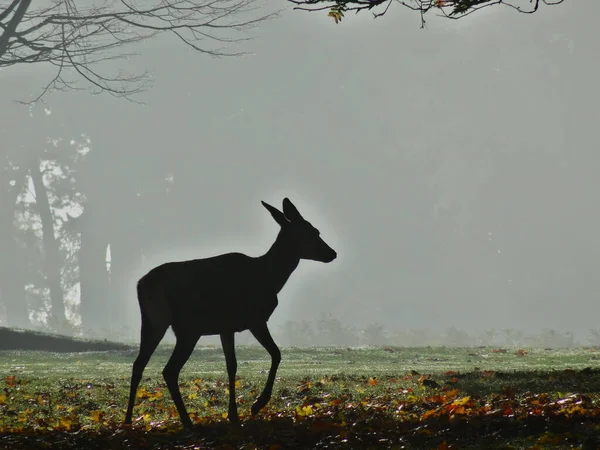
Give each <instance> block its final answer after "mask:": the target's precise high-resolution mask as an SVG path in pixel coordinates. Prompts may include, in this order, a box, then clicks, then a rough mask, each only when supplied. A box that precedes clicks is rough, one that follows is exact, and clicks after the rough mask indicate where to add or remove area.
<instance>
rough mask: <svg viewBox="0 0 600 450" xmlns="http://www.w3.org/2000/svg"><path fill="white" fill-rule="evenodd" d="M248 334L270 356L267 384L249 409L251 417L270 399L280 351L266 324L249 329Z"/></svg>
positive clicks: (279, 359) (279, 360)
mask: <svg viewBox="0 0 600 450" xmlns="http://www.w3.org/2000/svg"><path fill="white" fill-rule="evenodd" d="M250 332H251V333H252V334H253V335H254V337H255V338H256V340H257V341H258V342H260V344H261V345H262V346H263V347H264V348H265V349H266V350H267V352H269V355H271V369H270V370H269V377H268V378H267V384H266V385H265V388H264V390H263V391H262V393H261V394H260V396H259V397H258V398H257V399H256V402H254V405H252V408H251V409H250V411H251V413H252V415H255V414H256V413H257V412H258V411H260V410H261V409H262V408H263V407H264V406H265V405H266V404H267V403H268V402H269V400H270V399H271V394H272V392H273V383H274V382H275V375H276V374H277V368H278V367H279V363H280V362H281V351H280V350H279V347H277V344H275V341H273V338H272V337H271V333H270V332H269V329H268V328H267V324H266V323H264V324H262V325H259V326H256V327H252V328H250Z"/></svg>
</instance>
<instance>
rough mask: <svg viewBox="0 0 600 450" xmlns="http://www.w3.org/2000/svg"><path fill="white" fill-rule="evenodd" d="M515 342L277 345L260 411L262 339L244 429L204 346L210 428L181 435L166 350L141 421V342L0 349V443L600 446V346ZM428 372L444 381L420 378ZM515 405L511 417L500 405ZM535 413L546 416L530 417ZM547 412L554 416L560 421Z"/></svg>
mask: <svg viewBox="0 0 600 450" xmlns="http://www.w3.org/2000/svg"><path fill="white" fill-rule="evenodd" d="M515 351H516V349H512V350H510V349H509V350H508V351H507V352H506V353H497V352H494V351H492V349H490V348H441V347H437V348H389V347H388V348H385V349H384V348H352V349H350V348H312V349H297V348H287V349H282V355H283V360H282V363H281V365H280V369H279V371H278V378H277V381H276V383H275V389H274V394H273V398H272V401H271V402H270V403H269V405H268V406H267V407H266V408H265V410H263V411H262V412H261V413H259V417H257V418H252V417H250V416H249V410H250V406H251V404H252V402H253V401H254V399H255V398H256V396H257V395H258V394H259V393H260V391H261V390H262V388H263V386H264V384H265V382H266V378H267V371H268V369H269V366H270V359H269V356H268V354H267V353H266V352H265V351H264V350H263V349H262V348H260V347H239V348H238V349H237V358H238V377H239V382H240V386H239V389H238V390H237V395H238V408H239V413H240V418H241V419H242V421H243V422H244V426H243V427H242V428H239V429H237V428H232V427H230V426H229V424H228V423H227V421H226V419H225V418H224V413H225V412H226V411H227V400H228V397H227V389H226V388H227V383H226V380H227V378H226V371H225V360H224V356H223V353H222V351H221V349H220V348H218V347H199V348H198V349H197V350H196V351H195V352H194V354H193V355H192V357H191V358H190V360H189V361H188V363H187V364H186V366H185V367H184V369H183V371H182V373H181V376H180V384H181V390H182V394H183V397H184V401H185V402H186V405H187V407H188V411H189V412H190V414H191V416H192V418H193V420H194V421H195V422H196V423H197V424H199V430H200V431H199V433H200V434H201V436H202V437H201V438H199V437H198V436H194V437H193V438H190V436H188V435H181V434H179V431H178V430H179V427H180V425H179V419H178V417H177V415H176V412H175V409H174V406H173V402H172V401H171V399H170V396H169V394H168V391H167V390H166V388H165V385H164V382H163V380H162V375H161V371H162V368H163V367H164V365H165V364H166V361H167V360H168V358H169V355H170V349H169V348H165V347H162V348H159V350H157V352H156V353H155V354H154V355H153V358H152V360H151V361H150V363H149V365H148V367H147V368H146V371H145V373H144V378H143V380H142V383H141V385H140V388H141V389H140V392H139V394H138V395H140V396H141V398H139V399H138V401H137V403H136V408H135V410H134V418H135V419H136V424H135V425H134V427H133V428H132V429H129V428H123V427H122V426H121V425H120V424H121V422H122V420H123V416H124V409H125V407H126V405H127V390H128V388H129V377H130V373H131V366H132V363H133V361H134V359H135V357H136V355H137V350H124V351H111V352H89V353H46V352H32V351H2V352H0V371H1V373H3V374H5V376H6V379H5V380H4V381H3V382H2V381H0V386H1V388H3V389H4V393H3V394H2V391H0V448H4V447H2V445H3V444H7V443H10V446H9V447H6V448H13V449H15V450H16V449H19V448H38V447H36V445H37V444H39V445H40V447H39V448H42V447H43V445H42V444H41V441H42V440H43V441H45V442H46V444H44V446H45V448H71V447H72V448H85V445H84V444H82V441H81V439H83V436H85V439H86V441H85V442H87V443H88V444H89V446H90V448H91V447H94V446H100V448H113V447H114V448H130V447H128V445H129V446H131V448H133V447H135V445H134V444H131V442H137V443H138V444H139V439H141V438H142V436H148V434H147V433H150V434H149V435H150V436H153V437H152V439H155V440H153V441H152V443H153V445H154V448H188V447H186V445H188V443H189V442H190V439H191V440H193V441H194V442H197V443H198V445H200V444H201V443H204V445H205V446H206V447H207V448H211V447H215V446H217V444H225V443H227V444H228V445H231V446H232V447H223V448H243V446H244V445H250V446H252V445H254V446H255V447H257V448H279V447H276V446H277V445H281V446H282V447H281V448H293V447H294V446H296V448H303V446H304V447H306V446H308V448H310V447H315V448H316V447H326V446H329V447H332V446H333V447H334V448H335V447H336V446H344V445H345V446H346V447H348V448H367V447H368V445H374V448H386V447H393V443H394V442H403V443H404V444H402V445H405V446H406V447H405V448H437V446H438V445H440V444H441V443H442V442H444V441H447V443H449V444H451V443H454V444H455V445H457V446H458V447H455V448H502V446H506V445H508V444H511V445H513V446H515V447H514V448H530V447H531V446H532V445H534V444H535V443H536V442H538V441H540V440H541V441H540V442H545V441H544V440H546V441H548V442H552V443H553V444H552V447H553V448H593V447H585V445H588V444H586V443H587V442H588V441H590V439H591V440H592V441H593V442H596V441H595V439H597V436H598V433H597V432H598V430H597V429H596V426H595V425H593V424H594V423H596V422H597V423H600V398H599V393H600V370H598V368H599V367H600V364H599V356H600V352H599V351H597V350H595V349H590V348H587V349H586V348H582V349H555V350H544V349H528V350H527V352H528V353H527V354H526V355H522V356H519V355H517V354H515V353H516V352H515ZM422 375H430V376H431V380H434V381H435V382H436V383H437V384H435V385H433V386H428V385H425V386H424V385H423V383H422V378H421V377H422ZM2 383H3V384H4V386H2ZM569 396H571V397H569ZM467 398H469V400H468V401H467V400H464V399H467ZM459 399H463V400H461V401H465V402H466V403H465V405H466V406H465V407H466V408H467V410H466V412H464V413H460V417H459V416H458V415H456V410H452V413H451V414H449V413H447V411H446V410H445V409H444V408H447V405H449V404H451V403H452V401H454V400H456V401H459ZM532 399H540V401H541V403H542V405H543V407H544V408H546V409H545V410H544V412H539V414H538V413H535V414H533V415H532V414H531V413H529V412H528V409H527V408H530V409H531V408H533V406H531V405H535V404H537V403H535V402H536V401H537V400H535V401H534V400H532ZM557 401H559V402H558V403H557ZM577 402H579V403H577ZM509 403H510V405H511V406H510V407H511V408H512V409H514V410H515V412H514V414H513V413H511V414H507V413H502V411H500V413H498V414H496V415H493V414H492V413H494V411H496V410H498V411H499V410H500V409H502V408H506V406H504V405H508V404H509ZM490 405H491V406H490ZM569 405H571V406H569ZM573 405H578V406H577V407H576V406H573ZM582 405H583V406H582ZM567 406H569V407H570V408H571V409H569V410H568V411H570V412H568V414H567V413H565V412H564V411H567V409H565V408H567ZM452 408H454V407H452ZM486 408H488V409H490V411H491V412H487V413H486V412H485V411H487V409H486ZM499 408H500V409H499ZM573 408H575V409H573ZM534 409H535V408H534ZM563 410H564V411H563ZM482 411H483V412H482ZM540 411H541V410H540ZM573 411H575V412H573ZM490 414H491V415H490ZM428 416H430V417H428ZM530 416H531V417H530ZM533 416H535V417H533ZM538 416H539V417H542V418H543V420H542V422H539V423H538V422H536V421H535V420H537V419H535V418H537V417H538ZM575 416H576V418H577V422H576V423H572V421H573V420H575V419H574V417H575ZM434 419H435V421H434V422H431V421H432V420H434ZM534 419H535V420H534ZM548 420H550V421H551V422H552V421H555V422H552V429H549V428H548V427H549V426H550V425H549V422H548ZM590 420H591V422H589V421H590ZM594 421H596V422H594ZM430 422H431V423H430ZM588 422H589V423H588ZM449 424H454V425H453V427H454V428H452V427H450V428H452V430H453V431H448V430H449V429H450V428H448V427H449ZM484 425H485V426H484ZM428 426H429V427H430V428H427V427H428ZM424 427H425V428H424ZM463 428H464V430H463ZM232 430H233V431H232ZM235 430H238V431H235ZM239 430H241V431H239ZM244 430H245V431H244ZM444 430H445V431H444ZM482 430H488V431H485V432H484V431H482ZM552 430H557V431H556V432H553V431H552ZM561 430H562V431H561ZM565 430H566V431H565ZM569 430H570V431H569ZM574 430H575V431H574ZM76 431H77V433H76ZM557 432H559V434H556V433H557ZM165 433H166V434H165ZM236 433H238V434H236ZM547 433H550V435H548V434H547ZM552 433H554V434H552ZM560 433H563V434H564V433H567V434H564V436H563V435H562V434H560ZM157 436H158V437H157ZM165 436H168V438H165ZM257 436H263V438H260V439H259V438H258V437H257ZM557 436H558V437H557ZM565 436H566V437H565ZM578 436H579V437H578ZM267 437H268V438H267ZM125 438H126V439H125ZM147 438H148V437H146V438H144V439H147ZM165 439H167V440H166V441H165ZM211 439H212V440H211ZM261 439H262V440H261ZM344 439H346V441H344ZM565 439H566V440H565ZM55 440H56V442H58V443H57V444H56V446H54V444H52V442H55ZM103 440H104V441H103ZM125 441H127V442H129V443H130V444H126V443H125ZM263 441H264V442H263ZM592 441H590V442H592ZM99 442H103V444H99ZM327 442H329V444H327ZM599 442H600V441H599ZM48 443H50V444H48ZM482 443H485V446H484V447H481V446H480V445H484V444H482ZM560 443H562V444H564V445H565V446H564V447H561V446H560V445H559V444H560ZM59 444H60V445H59ZM367 444H368V445H367ZM562 444H561V445H562ZM86 445H87V444H86ZM136 445H137V444H136ZM570 445H574V446H575V447H569V446H570ZM590 445H591V444H590ZM594 445H595V444H594ZM273 446H275V447H273ZM577 446H579V447H577ZM255 447H247V448H255ZM190 448H193V447H190ZM200 448H205V447H202V446H201V447H200ZM244 448H245V447H244ZM398 448H400V447H398ZM540 448H544V447H540Z"/></svg>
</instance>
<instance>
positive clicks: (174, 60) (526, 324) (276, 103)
mask: <svg viewBox="0 0 600 450" xmlns="http://www.w3.org/2000/svg"><path fill="white" fill-rule="evenodd" d="M581 3H584V4H585V6H582V5H581ZM599 14H600V4H599V3H598V2H596V1H594V0H585V1H583V0H582V1H578V2H565V3H564V4H563V5H560V6H557V7H553V8H544V9H543V10H541V11H540V12H539V13H537V14H535V15H533V16H525V15H519V14H516V13H514V12H511V11H510V10H509V9H508V8H504V9H502V8H490V9H489V10H488V11H487V12H484V13H480V14H475V15H472V16H470V17H467V18H465V19H462V20H460V21H449V20H440V19H436V18H434V16H431V17H430V18H429V19H428V22H427V28H426V29H425V30H421V29H420V28H419V25H420V22H419V17H418V15H416V14H414V13H411V12H410V11H408V10H406V9H403V8H401V7H397V8H391V10H390V12H389V14H388V15H386V16H385V17H383V18H379V19H377V20H372V19H371V17H370V16H369V14H368V13H365V14H361V15H359V16H353V15H348V16H347V17H346V18H345V19H344V20H343V22H342V24H341V25H335V24H334V23H333V21H332V20H331V18H328V17H327V16H326V13H323V12H321V13H303V12H298V11H295V12H294V11H291V10H286V11H285V12H284V13H283V14H282V16H281V17H280V18H278V19H275V20H271V21H269V22H267V23H264V24H263V25H261V26H260V28H259V29H258V30H257V31H256V32H255V33H253V35H254V36H255V39H254V40H253V41H250V42H247V43H245V44H243V47H244V48H245V49H247V50H249V51H253V52H255V54H254V55H252V56H247V57H243V58H231V59H214V58H210V57H202V56H198V55H194V54H192V53H190V52H189V51H187V50H186V49H183V48H181V46H179V45H178V44H177V43H175V42H174V41H170V40H161V41H151V42H148V43H147V44H145V45H143V46H142V47H140V48H139V51H140V52H142V55H141V56H140V57H137V58H136V59H134V60H133V63H134V64H135V65H136V67H137V68H139V69H140V70H143V69H145V68H149V69H151V70H153V71H154V81H155V85H154V88H153V89H152V90H151V91H149V92H148V93H146V94H144V95H143V96H142V97H141V100H143V101H145V102H146V103H147V104H146V105H145V106H140V105H135V104H130V103H127V102H126V101H124V100H116V99H113V98H110V97H107V96H92V95H89V94H86V93H59V94H55V95H53V96H51V97H48V98H47V101H48V102H49V104H50V105H51V106H52V108H53V114H56V115H59V117H61V120H65V121H68V122H69V123H70V125H71V127H72V128H73V129H79V130H81V131H82V132H87V133H89V134H90V136H91V138H92V153H93V152H95V151H97V152H100V151H102V149H101V148H98V149H95V148H94V141H95V140H98V141H101V142H102V145H105V146H106V145H107V146H118V147H119V148H120V149H121V151H122V152H127V153H128V154H130V155H135V157H133V156H132V157H131V159H132V161H133V160H135V161H137V168H136V169H135V170H136V173H137V175H136V176H139V177H141V178H143V177H144V176H148V177H150V176H154V175H152V174H153V173H156V172H157V168H159V167H164V166H165V165H170V166H171V167H172V173H174V174H176V175H175V177H174V187H173V192H172V196H171V197H170V202H169V206H168V211H157V213H156V217H157V220H158V218H159V216H162V217H163V219H162V222H161V225H160V226H159V225H156V224H153V223H152V221H151V219H148V221H149V222H147V223H146V228H145V229H144V231H142V232H143V233H150V235H151V236H152V239H148V238H147V237H146V240H152V241H154V242H153V246H152V247H151V248H149V249H148V250H145V257H146V258H147V259H146V261H145V263H144V265H143V266H142V267H132V268H131V274H130V276H131V295H130V297H129V304H128V307H127V312H126V313H127V314H129V315H130V320H131V323H132V326H133V327H136V328H137V327H138V320H139V319H138V314H139V313H138V309H137V303H136V301H135V297H134V284H135V279H136V278H137V277H139V276H140V275H142V274H143V273H144V272H145V271H146V270H148V269H149V268H151V267H152V265H154V264H157V263H160V262H163V261H165V260H176V259H182V258H190V257H203V256H209V255H212V254H214V253H217V252H222V251H246V252H248V253H250V254H255V255H257V254H259V253H262V252H263V251H266V250H267V248H268V246H269V245H270V244H271V242H272V241H273V240H274V238H275V234H276V231H277V226H276V224H275V223H274V222H273V221H272V219H271V218H270V216H269V214H268V213H267V212H266V211H265V210H264V209H263V208H262V207H261V205H260V200H265V201H267V202H269V203H271V204H273V205H275V206H278V207H280V206H281V200H282V198H283V197H284V196H289V197H290V198H291V199H292V201H294V203H295V204H296V205H297V206H298V208H299V210H300V211H301V212H302V213H303V214H304V215H305V217H306V218H307V219H308V220H309V221H311V222H312V223H313V224H314V225H315V226H316V227H317V228H319V229H320V230H321V231H322V236H323V238H324V239H325V240H326V242H328V243H329V244H330V245H331V246H332V247H334V248H335V249H336V250H337V251H338V255H339V257H338V259H337V260H336V261H335V262H334V263H332V264H329V265H319V264H318V263H312V262H305V263H302V264H301V266H300V268H299V269H298V271H297V272H296V273H294V274H293V275H292V278H291V280H290V282H289V284H288V285H287V286H286V288H284V291H283V292H282V293H281V295H280V306H279V308H278V309H277V310H276V312H275V314H274V316H273V319H272V322H273V323H274V324H275V326H276V325H278V324H282V323H283V322H284V321H285V320H288V319H294V320H297V319H311V318H314V317H317V316H318V315H319V314H320V313H321V312H323V313H332V314H334V315H338V316H340V317H341V318H342V319H343V320H345V321H348V322H349V323H352V324H356V325H366V324H368V323H369V322H380V323H382V324H384V325H386V326H388V327H398V328H434V329H436V328H438V329H445V328H446V327H449V326H456V327H458V328H464V329H467V330H469V329H483V328H492V327H494V328H509V327H514V328H520V329H541V328H545V327H548V328H555V329H558V330H571V331H583V332H587V330H588V329H589V328H598V317H599V313H600V307H599V302H598V292H599V288H600V285H599V282H598V279H599V278H598V277H597V276H596V271H597V261H598V255H599V252H600V239H599V238H598V235H597V233H598V231H597V230H598V229H599V227H598V225H600V214H599V213H598V208H597V207H596V198H597V192H598V187H599V186H598V181H597V180H598V178H597V173H598V169H599V168H600V167H599V166H600V156H599V154H598V135H597V130H596V128H597V124H598V122H599V119H600V117H599V114H598V105H599V104H600V94H599V91H598V89H597V80H598V79H599V75H600V73H599V72H600V65H599V63H598V58H597V42H596V36H595V34H596V33H595V32H594V29H595V26H596V25H595V23H594V18H595V17H598V15H599ZM28 71H30V69H29V68H15V69H14V70H12V71H3V73H2V74H1V75H0V80H2V82H1V83H0V98H1V101H2V108H3V109H5V108H16V106H15V105H13V104H11V103H9V102H10V100H12V99H14V98H15V95H16V94H17V93H21V92H25V93H26V92H27V90H29V89H33V90H35V89H36V88H37V86H38V85H39V83H41V81H44V78H39V79H37V81H34V80H36V77H35V75H31V74H30V77H23V78H21V74H22V73H24V72H28ZM22 132H23V133H26V132H27V124H23V128H22ZM124 159H126V158H124ZM114 164H115V165H118V164H121V161H119V160H115V161H114ZM123 164H125V163H123ZM132 164H133V163H132ZM132 167H134V166H131V167H128V168H127V169H123V173H127V171H130V170H132ZM117 172H118V171H117ZM146 172H148V175H145V174H146ZM113 175H114V174H111V173H110V172H107V173H105V174H104V176H106V178H107V183H110V177H111V176H113ZM114 176H121V177H124V176H125V175H123V174H121V175H118V174H117V175H114ZM107 192H112V191H107ZM107 195H113V194H108V193H107ZM165 215H171V216H170V217H171V224H172V225H171V226H170V227H169V226H167V225H164V224H165V223H168V221H165V220H164V216H165Z"/></svg>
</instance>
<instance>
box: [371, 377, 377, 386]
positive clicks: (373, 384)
mask: <svg viewBox="0 0 600 450" xmlns="http://www.w3.org/2000/svg"><path fill="white" fill-rule="evenodd" d="M376 384H377V379H375V378H373V377H369V386H375V385H376Z"/></svg>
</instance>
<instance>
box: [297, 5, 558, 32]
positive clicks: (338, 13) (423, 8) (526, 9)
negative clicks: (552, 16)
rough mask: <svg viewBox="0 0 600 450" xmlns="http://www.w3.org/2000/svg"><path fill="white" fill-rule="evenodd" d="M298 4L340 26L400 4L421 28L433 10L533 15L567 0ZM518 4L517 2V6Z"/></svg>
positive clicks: (453, 14) (458, 14)
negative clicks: (347, 16) (493, 9)
mask: <svg viewBox="0 0 600 450" xmlns="http://www.w3.org/2000/svg"><path fill="white" fill-rule="evenodd" d="M288 1H289V2H291V3H293V4H295V5H296V6H295V7H294V9H300V10H304V11H322V10H329V16H331V17H333V19H334V20H335V22H336V23H339V22H340V21H341V17H343V16H344V13H346V12H348V11H354V12H355V13H358V12H360V11H363V10H369V11H372V10H377V9H378V8H382V9H383V10H380V12H373V16H374V17H381V16H383V15H385V13H386V12H387V11H388V9H389V8H390V6H391V4H392V3H393V2H394V3H397V4H399V5H401V6H403V7H406V8H408V9H411V10H413V11H418V12H419V14H420V16H421V27H424V26H425V15H426V14H427V13H428V12H430V11H431V10H436V11H438V12H439V15H441V16H443V17H446V18H449V19H460V18H463V17H465V16H468V15H470V14H472V13H474V12H477V11H479V10H480V9H483V8H487V7H489V6H494V5H503V6H507V7H510V8H513V9H514V10H516V11H517V12H519V13H523V14H533V13H535V12H536V11H537V10H538V9H539V6H540V4H544V5H549V6H550V5H558V4H560V3H562V2H564V0H514V1H513V2H510V1H507V0H288ZM515 2H517V3H515Z"/></svg>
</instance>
